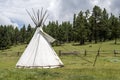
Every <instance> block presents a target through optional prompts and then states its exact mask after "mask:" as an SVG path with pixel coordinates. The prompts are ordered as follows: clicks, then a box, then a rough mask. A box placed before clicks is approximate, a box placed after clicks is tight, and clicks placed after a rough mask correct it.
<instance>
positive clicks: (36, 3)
mask: <svg viewBox="0 0 120 80" xmlns="http://www.w3.org/2000/svg"><path fill="white" fill-rule="evenodd" d="M95 5H98V6H100V7H101V8H102V9H103V8H106V9H107V11H108V12H109V13H113V14H114V15H116V16H118V15H119V13H120V1H119V0H0V25H14V26H18V27H22V26H23V25H24V24H25V25H26V26H27V25H28V24H31V25H32V26H33V27H34V26H35V25H34V23H33V22H32V20H31V19H30V17H29V15H28V14H27V12H26V9H27V10H29V11H31V10H32V8H33V9H36V10H37V9H41V8H44V9H45V10H47V11H48V14H49V16H48V18H47V21H46V22H48V21H56V20H58V21H59V23H61V22H62V21H71V22H72V20H73V14H74V13H76V14H77V13H78V12H80V11H81V10H82V11H86V10H87V9H89V10H90V11H91V12H92V9H93V7H94V6H95Z"/></svg>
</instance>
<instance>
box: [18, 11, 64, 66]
mask: <svg viewBox="0 0 120 80" xmlns="http://www.w3.org/2000/svg"><path fill="white" fill-rule="evenodd" d="M41 11H42V10H41ZM28 13H29V12H28ZM33 13H34V11H33ZM38 14H39V10H38V12H37V16H38V17H39V19H36V18H35V17H33V16H31V14H29V15H30V16H31V18H32V20H34V23H35V25H36V26H37V29H36V31H35V33H34V35H33V37H32V39H31V41H30V43H29V44H28V46H27V48H26V49H25V51H24V53H23V54H22V56H21V58H20V59H19V61H18V62H17V64H16V67H18V68H22V67H23V68H56V67H61V66H63V63H62V61H61V60H60V58H59V57H58V56H57V54H56V52H55V51H54V50H53V48H52V47H51V45H50V43H51V42H54V41H55V39H54V38H52V37H51V36H50V35H48V34H47V33H45V32H43V30H42V21H43V19H44V17H45V14H46V12H45V13H44V14H43V13H42V12H41V13H40V15H38ZM42 14H43V15H42ZM34 16H36V15H35V13H34ZM36 21H37V22H36ZM39 26H40V27H39Z"/></svg>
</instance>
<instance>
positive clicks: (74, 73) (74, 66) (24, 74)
mask: <svg viewBox="0 0 120 80" xmlns="http://www.w3.org/2000/svg"><path fill="white" fill-rule="evenodd" d="M100 46H101V50H102V51H108V52H107V53H105V54H104V53H101V54H100V56H99V57H98V60H97V62H96V66H94V67H93V62H94V59H95V56H96V52H93V53H88V54H87V56H84V55H83V53H82V54H79V55H77V56H76V55H64V56H60V58H61V60H62V61H63V63H64V67H62V68H56V69H17V68H15V65H16V63H17V61H18V59H19V57H20V56H18V55H17V53H18V52H20V53H21V54H22V52H23V51H24V49H25V47H26V45H17V46H12V47H11V48H10V49H7V50H3V51H2V50H1V51H0V80H120V76H119V74H120V57H119V55H120V54H118V56H117V57H114V54H113V51H114V49H116V50H120V45H119V44H118V45H115V44H113V41H108V42H104V43H98V44H86V45H82V46H72V43H69V44H64V45H62V46H54V49H55V51H56V52H57V53H58V52H59V50H62V51H65V52H69V51H79V52H80V51H84V50H87V51H97V50H98V48H99V47H100Z"/></svg>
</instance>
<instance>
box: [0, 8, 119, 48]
mask: <svg viewBox="0 0 120 80" xmlns="http://www.w3.org/2000/svg"><path fill="white" fill-rule="evenodd" d="M35 29H36V28H33V27H31V25H30V24H29V25H28V26H27V27H26V26H25V25H23V27H22V28H21V29H18V28H17V27H16V28H14V27H13V26H11V25H9V26H3V25H1V26H0V49H6V48H8V47H9V46H11V45H14V44H18V43H29V41H30V39H31V38H32V36H33V34H34V31H35ZM43 30H44V31H45V32H46V33H48V34H49V35H51V36H52V37H54V38H55V39H56V41H57V42H56V43H57V44H58V43H63V42H79V44H80V45H84V44H85V42H90V43H91V42H94V43H97V42H103V41H106V40H115V42H114V43H115V44H116V43H117V39H118V38H119V37H120V36H119V35H120V16H119V17H116V16H115V15H113V14H112V13H111V14H109V13H108V12H107V11H106V9H105V8H104V9H101V8H100V7H99V6H94V7H93V10H92V13H91V12H90V11H89V10H86V11H85V12H83V11H80V12H79V13H78V14H74V15H73V22H72V23H71V22H70V21H64V22H62V23H61V24H59V23H58V21H52V22H49V23H48V24H47V25H44V27H43Z"/></svg>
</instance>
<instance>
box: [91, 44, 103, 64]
mask: <svg viewBox="0 0 120 80" xmlns="http://www.w3.org/2000/svg"><path fill="white" fill-rule="evenodd" d="M101 47H102V43H101V45H100V46H99V49H98V53H97V55H96V57H95V60H94V63H93V66H95V64H96V61H97V57H98V56H99V55H100V49H101Z"/></svg>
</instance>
